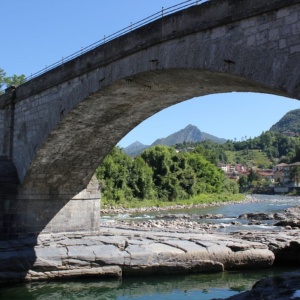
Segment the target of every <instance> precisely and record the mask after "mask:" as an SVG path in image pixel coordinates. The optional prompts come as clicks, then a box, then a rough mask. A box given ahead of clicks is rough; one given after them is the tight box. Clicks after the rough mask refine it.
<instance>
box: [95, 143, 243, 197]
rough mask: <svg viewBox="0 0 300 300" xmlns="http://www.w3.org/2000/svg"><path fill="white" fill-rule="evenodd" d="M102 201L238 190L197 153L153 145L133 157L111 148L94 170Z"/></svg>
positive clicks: (217, 169) (235, 185) (234, 191)
mask: <svg viewBox="0 0 300 300" xmlns="http://www.w3.org/2000/svg"><path fill="white" fill-rule="evenodd" d="M96 175H97V178H98V180H99V181H100V185H101V187H102V195H103V197H104V198H105V199H106V200H110V199H111V200H114V201H117V202H123V201H125V200H130V199H140V200H145V199H160V200H162V201H174V200H178V199H188V198H190V197H193V196H196V195H199V194H203V193H220V192H229V193H238V185H237V183H235V182H234V181H232V180H229V179H226V177H225V174H224V172H223V171H222V170H221V169H219V168H218V167H216V166H215V165H214V164H213V163H211V162H210V161H208V160H207V159H205V158H204V157H203V156H202V155H201V154H200V153H199V152H197V151H194V152H192V153H190V152H180V153H178V152H177V151H176V150H175V149H174V148H172V147H167V146H154V147H152V148H149V149H147V150H145V151H144V152H142V153H141V154H140V155H139V156H137V157H136V158H132V157H129V156H128V155H126V154H124V153H123V152H122V150H121V149H120V148H118V147H115V148H114V149H113V150H112V151H111V153H110V154H109V155H108V156H107V157H106V158H105V160H104V161H103V163H102V164H101V166H99V167H98V169H97V171H96Z"/></svg>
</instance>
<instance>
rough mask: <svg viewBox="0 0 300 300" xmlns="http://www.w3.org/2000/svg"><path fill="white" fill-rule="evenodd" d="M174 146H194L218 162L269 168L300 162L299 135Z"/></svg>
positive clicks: (268, 134) (270, 134)
mask: <svg viewBox="0 0 300 300" xmlns="http://www.w3.org/2000/svg"><path fill="white" fill-rule="evenodd" d="M175 148H176V149H179V150H181V151H183V150H184V149H188V148H194V149H195V150H197V151H198V152H199V153H201V154H202V155H204V157H206V158H207V159H209V160H210V161H211V162H213V163H215V164H217V163H218V162H222V163H228V164H235V163H243V164H245V165H248V166H249V167H252V166H256V167H260V168H270V167H272V166H274V165H275V164H277V163H280V162H285V163H291V162H295V161H300V138H299V137H288V136H286V135H283V134H280V133H277V132H272V131H266V132H264V133H262V134H261V135H260V136H258V137H255V138H249V139H246V140H244V141H240V142H234V141H230V140H229V141H227V142H226V143H224V144H216V143H212V142H210V141H204V142H201V143H183V144H177V145H175Z"/></svg>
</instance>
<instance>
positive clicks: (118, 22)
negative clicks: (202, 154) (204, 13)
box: [0, 0, 300, 147]
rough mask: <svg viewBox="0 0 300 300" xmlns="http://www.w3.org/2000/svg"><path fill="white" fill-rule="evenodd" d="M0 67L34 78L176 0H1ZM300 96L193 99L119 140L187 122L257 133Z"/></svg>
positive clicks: (237, 134)
mask: <svg viewBox="0 0 300 300" xmlns="http://www.w3.org/2000/svg"><path fill="white" fill-rule="evenodd" d="M1 2H2V3H1V18H0V22H1V29H2V31H1V33H2V38H1V40H2V44H1V47H0V68H2V69H4V70H5V71H6V73H7V75H12V74H25V75H26V76H29V75H30V74H32V73H35V72H37V71H39V70H41V69H43V68H45V67H46V66H49V65H51V64H52V63H54V62H56V61H59V60H61V59H62V57H66V56H68V55H70V54H72V53H74V52H76V51H79V50H80V49H81V48H83V47H86V46H88V45H90V44H92V43H94V42H96V41H98V40H101V39H103V37H104V35H105V36H108V35H110V34H112V33H114V32H116V31H118V30H120V29H122V28H124V27H127V26H129V25H130V23H131V22H132V23H135V22H137V21H139V20H141V19H143V18H145V17H148V16H149V15H152V14H153V13H156V12H158V11H160V10H161V8H162V7H164V8H166V7H170V6H172V5H175V4H177V3H179V2H180V1H171V0H151V1H150V0H123V1H120V0H119V1H116V0H110V1H108V0H26V1H25V0H2V1H1ZM298 108H300V102H299V101H297V100H292V99H287V98H282V97H278V96H271V95H262V94H253V93H229V94H219V95H210V96H206V97H200V98H194V99H192V100H189V101H185V102H183V103H181V104H177V105H175V106H172V107H170V108H168V109H165V110H163V111H162V112H160V113H158V114H156V115H154V116H153V117H151V118H149V119H147V120H145V121H144V122H143V123H141V124H140V125H139V126H138V127H136V128H135V129H134V130H132V131H131V132H130V133H129V134H128V135H127V136H126V137H124V138H123V140H122V141H120V143H119V145H120V146H122V147H126V146H128V145H129V144H131V143H133V142H135V141H137V140H138V141H140V142H142V143H144V144H151V143H152V142H153V141H154V140H155V139H157V138H161V137H166V136H168V135H169V134H171V133H173V132H175V131H178V130H180V129H182V128H184V127H186V126H187V125H188V124H192V125H195V126H197V127H198V128H199V129H200V130H201V131H204V132H207V133H210V134H213V135H215V136H218V137H222V138H226V139H234V138H236V139H238V140H240V139H241V138H244V137H250V136H251V137H254V136H258V135H259V134H260V133H261V132H262V131H266V130H268V129H269V128H270V127H271V126H272V125H273V124H274V123H275V122H277V121H278V120H279V119H280V118H281V117H282V116H283V115H284V114H285V113H287V112H288V111H290V110H292V109H298Z"/></svg>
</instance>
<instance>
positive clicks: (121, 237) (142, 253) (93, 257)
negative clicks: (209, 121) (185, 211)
mask: <svg viewBox="0 0 300 300" xmlns="http://www.w3.org/2000/svg"><path fill="white" fill-rule="evenodd" d="M81 236H82V234H79V233H78V234H74V233H73V234H69V235H68V234H57V235H51V236H50V235H45V236H44V237H43V236H42V235H41V236H39V238H38V244H37V245H36V246H34V247H33V250H31V252H28V253H27V252H26V251H27V250H26V248H25V249H23V248H24V246H25V245H23V244H22V240H20V241H19V242H18V243H14V242H13V241H11V242H10V243H9V242H7V243H8V244H7V245H5V247H3V249H2V250H1V251H0V270H1V272H2V273H1V274H0V281H10V280H12V281H30V280H45V279H51V278H60V277H68V276H69V277H72V276H85V275H105V272H106V271H107V270H109V269H106V268H108V267H110V266H115V267H118V268H119V269H118V270H122V274H123V275H124V276H126V275H132V274H156V273H164V274H169V273H170V274H173V273H178V274H179V273H194V272H198V273H199V272H222V271H224V270H235V269H241V268H243V269H247V268H248V269H249V268H255V267H256V268H257V267H259V268H263V267H269V266H271V265H272V263H273V260H274V255H273V253H272V252H271V251H269V250H268V249H267V246H265V245H263V244H260V243H257V242H250V241H243V240H241V239H236V238H232V237H230V236H222V235H211V234H199V233H194V232H188V231H186V232H185V233H175V232H160V231H157V232H152V231H141V230H130V229H128V230H124V229H118V228H106V227H105V228H103V229H102V230H101V232H99V235H98V236H96V235H95V234H91V235H87V234H85V235H84V236H82V238H80V237H81ZM110 236H113V238H112V239H111V241H112V244H109V238H110ZM104 237H105V238H104ZM103 242H105V244H104V243H103ZM18 248H22V249H23V250H18ZM32 253H34V256H32ZM26 254H28V257H27V256H26ZM27 258H28V259H29V261H27V260H26V259H27ZM30 259H31V261H30ZM12 261H13V262H14V263H13V265H11V262H12ZM11 266H13V268H12V267H11ZM26 270H28V272H26ZM105 270H106V271H105ZM114 270H115V269H114ZM118 272H119V271H118ZM118 272H117V271H114V272H112V273H113V274H114V275H116V273H118ZM107 274H108V275H109V274H110V272H109V271H107ZM118 274H119V273H118Z"/></svg>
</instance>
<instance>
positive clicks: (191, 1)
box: [25, 0, 209, 81]
mask: <svg viewBox="0 0 300 300" xmlns="http://www.w3.org/2000/svg"><path fill="white" fill-rule="evenodd" d="M207 1H209V0H186V1H184V2H181V3H178V4H176V5H173V6H170V7H167V8H164V7H162V9H161V10H160V11H159V12H157V13H154V14H152V15H150V16H149V17H146V18H144V19H142V20H140V21H138V22H136V23H130V25H129V26H127V27H125V28H123V29H121V30H118V31H117V32H115V33H113V34H110V35H108V36H104V37H103V39H101V40H99V41H97V42H95V43H93V44H91V45H88V46H86V47H84V48H81V49H80V50H79V51H76V52H74V53H72V54H70V55H68V56H66V57H63V58H62V59H61V60H59V61H57V62H55V63H53V64H51V65H49V66H46V67H45V68H44V69H42V70H40V71H38V72H35V73H33V74H31V75H30V76H28V77H26V78H25V80H26V81H29V80H31V79H33V78H36V77H38V76H40V75H42V74H44V73H46V72H48V71H50V70H52V69H54V68H56V67H59V66H61V65H63V64H64V63H66V62H68V61H70V60H72V59H74V58H76V57H78V56H80V55H82V54H84V53H86V52H88V51H91V50H93V49H95V48H97V47H99V46H101V45H103V44H105V43H108V42H110V41H112V40H114V39H116V38H118V37H120V36H122V35H125V34H126V33H129V32H131V31H133V30H135V29H137V28H140V27H142V26H144V25H146V24H149V23H151V22H153V21H155V20H158V19H160V18H163V17H165V16H167V15H170V14H172V13H174V12H177V11H180V10H182V9H185V8H187V7H191V6H195V5H199V4H201V3H203V2H207Z"/></svg>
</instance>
